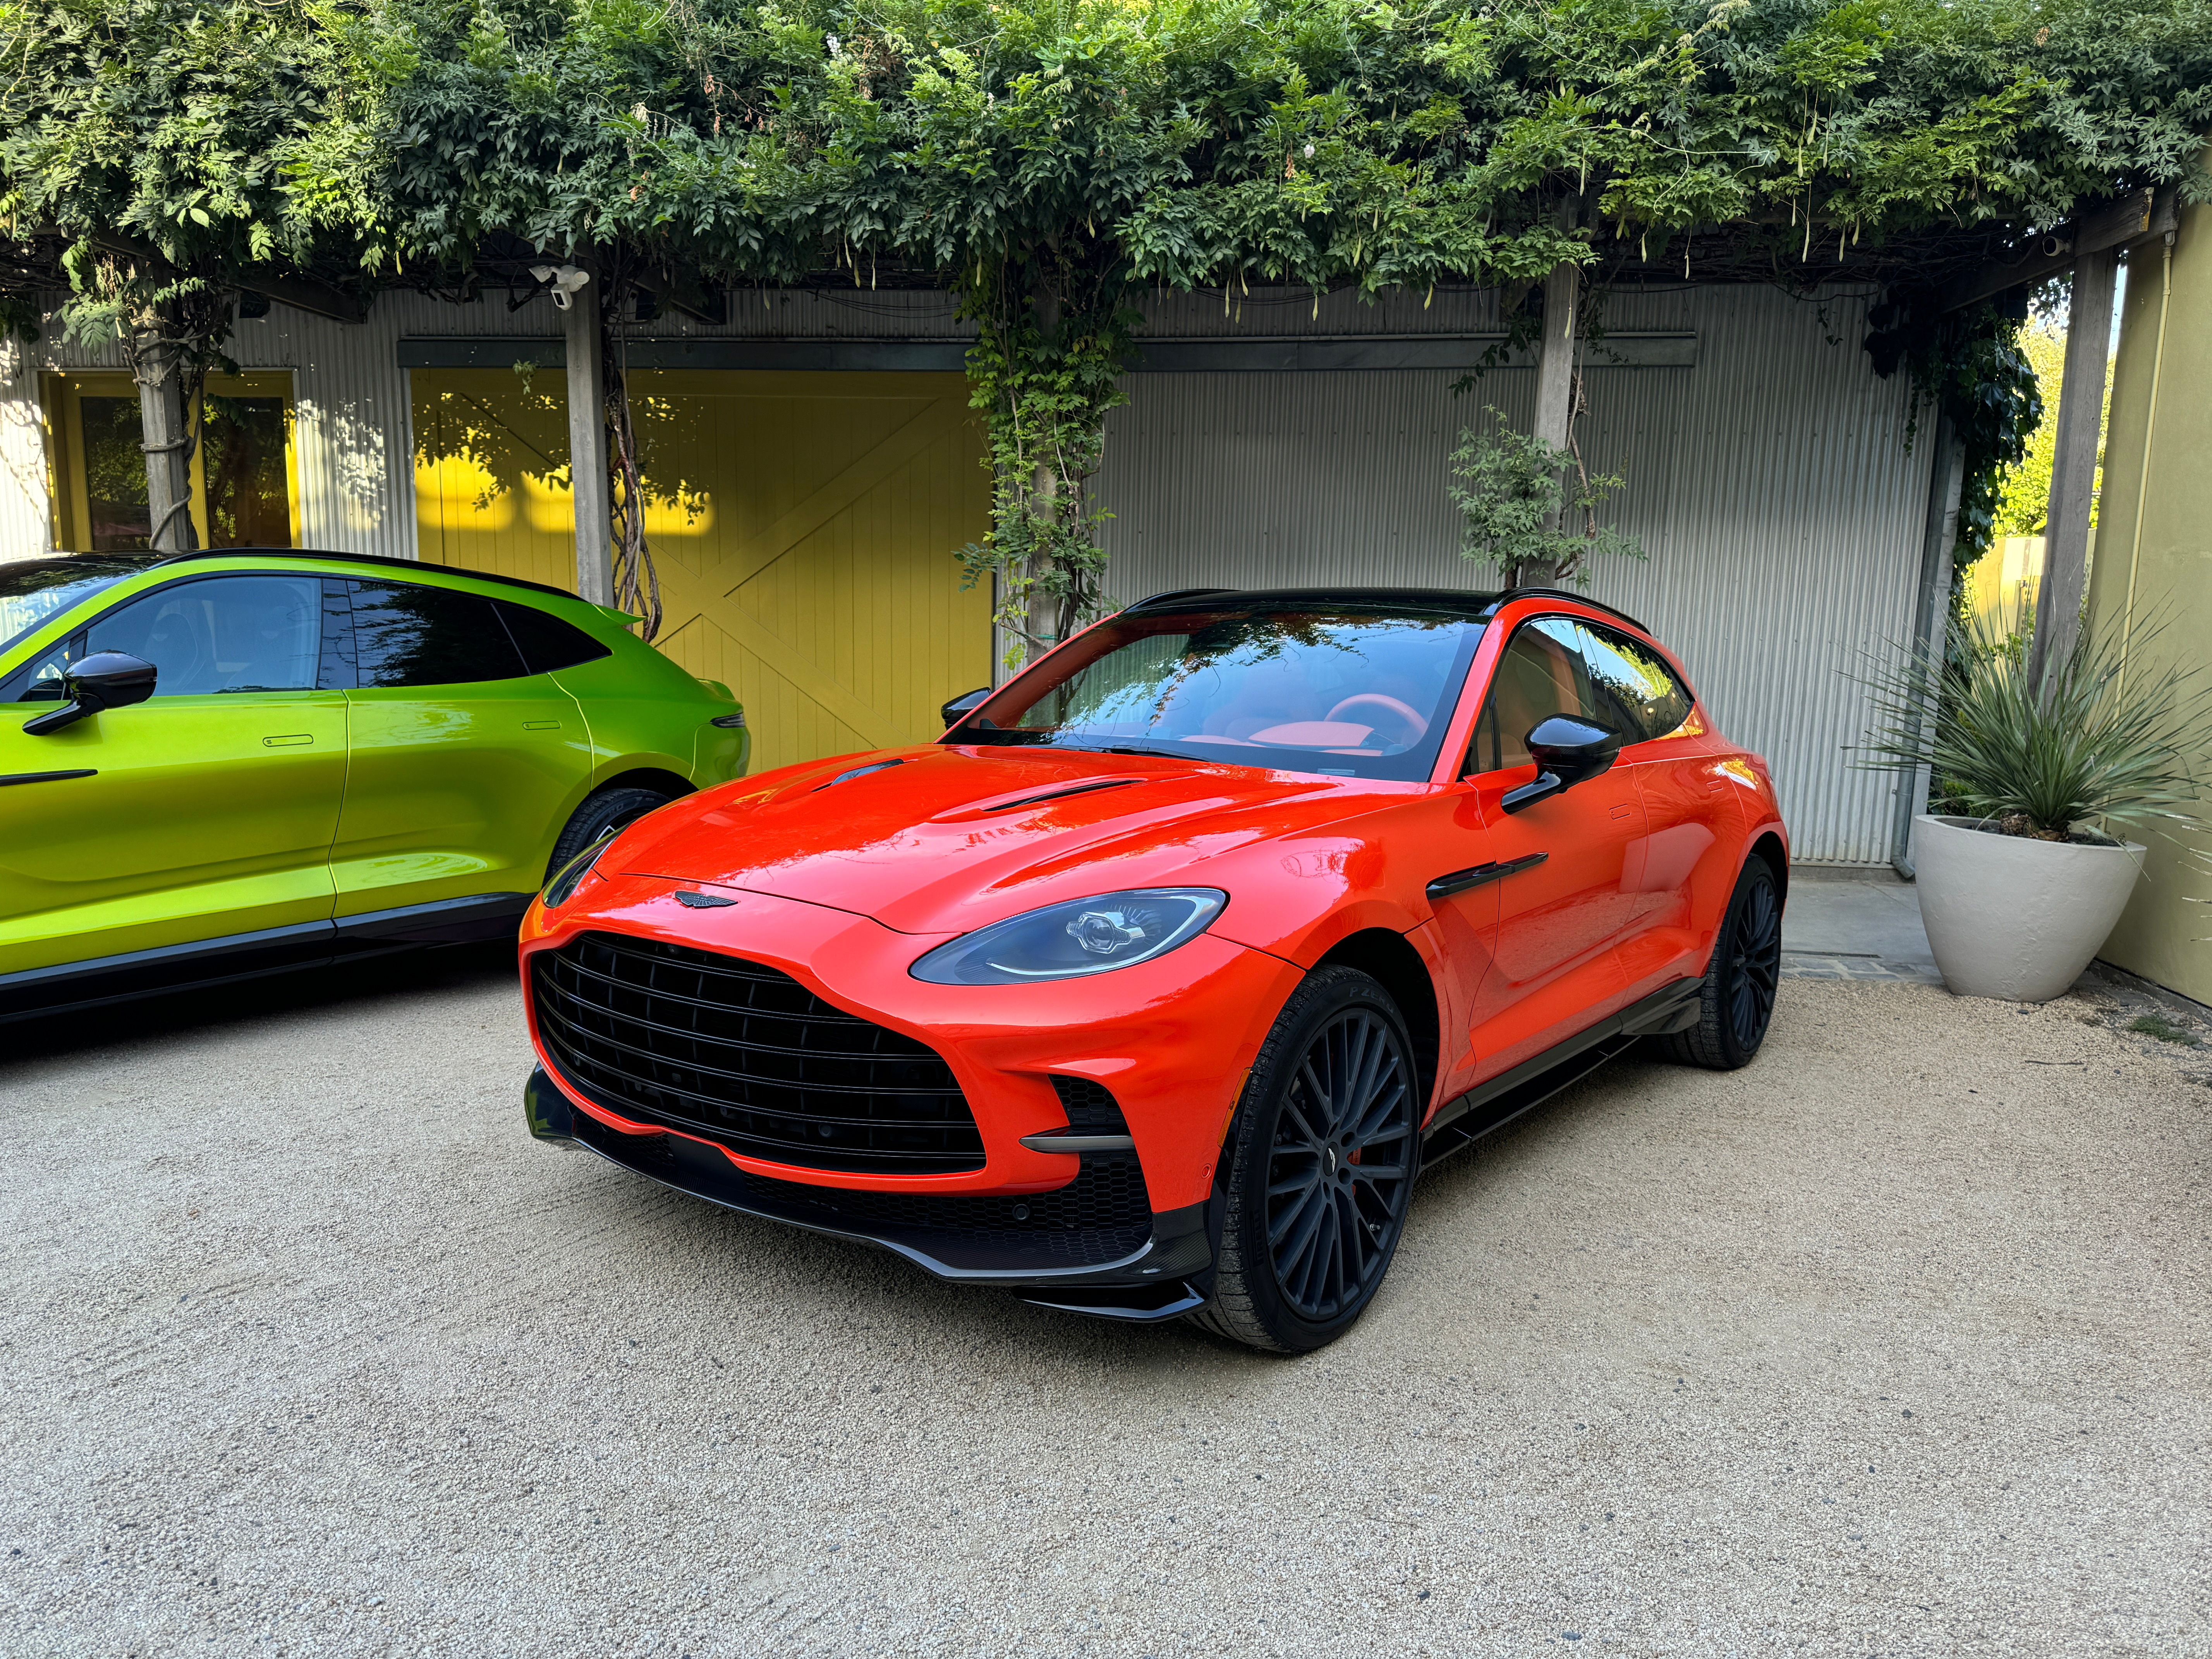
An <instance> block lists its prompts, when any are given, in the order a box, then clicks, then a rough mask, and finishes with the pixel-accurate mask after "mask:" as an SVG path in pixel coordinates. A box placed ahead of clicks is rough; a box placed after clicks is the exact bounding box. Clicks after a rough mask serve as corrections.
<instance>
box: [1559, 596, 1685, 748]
mask: <svg viewBox="0 0 2212 1659" xmlns="http://www.w3.org/2000/svg"><path fill="white" fill-rule="evenodd" d="M1579 631H1580V632H1581V634H1582V640H1583V660H1584V661H1585V662H1586V663H1587V664H1588V665H1589V683H1590V689H1591V690H1592V692H1593V693H1594V694H1595V696H1596V697H1597V700H1598V702H1599V704H1600V706H1601V708H1602V709H1603V710H1604V711H1605V712H1603V713H1601V714H1599V716H1598V718H1599V719H1600V720H1602V721H1603V722H1604V723H1605V724H1606V725H1607V726H1612V727H1613V729H1614V730H1616V731H1618V732H1621V733H1622V734H1623V735H1624V736H1626V738H1627V739H1628V741H1629V742H1631V743H1636V742H1638V741H1641V740H1643V739H1644V738H1663V737H1665V736H1666V735H1667V734H1668V732H1672V731H1674V729H1675V727H1677V726H1680V725H1681V723H1682V722H1683V721H1684V720H1687V719H1689V717H1690V694H1689V692H1688V691H1686V690H1684V689H1683V686H1682V682H1681V681H1680V680H1678V679H1676V678H1674V670H1673V669H1671V668H1669V667H1668V666H1667V665H1666V663H1665V662H1664V661H1662V659H1661V658H1660V656H1659V653H1657V652H1656V651H1653V650H1652V649H1651V648H1650V647H1648V646H1644V645H1640V644H1638V642H1637V641H1634V640H1632V639H1630V638H1628V637H1627V635H1623V634H1616V633H1614V632H1613V629H1609V628H1599V627H1595V626H1592V625H1590V624H1589V623H1584V624H1583V625H1582V627H1581V629H1580V630H1579Z"/></svg>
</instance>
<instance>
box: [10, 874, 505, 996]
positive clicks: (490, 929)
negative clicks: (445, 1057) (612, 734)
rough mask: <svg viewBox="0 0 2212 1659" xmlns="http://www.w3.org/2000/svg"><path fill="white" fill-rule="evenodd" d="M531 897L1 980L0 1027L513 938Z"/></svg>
mask: <svg viewBox="0 0 2212 1659" xmlns="http://www.w3.org/2000/svg"><path fill="white" fill-rule="evenodd" d="M534 896H535V895H534V894H530V893H485V894H480V895H478V896H474V897H471V898H459V899H441V900H438V901H437V902H435V903H431V904H409V905H403V906H402V907H400V908H398V909H396V910H376V911H372V912H370V913H369V914H368V915H359V916H342V917H340V918H338V919H337V921H303V922H298V923H295V925H293V926H291V927H265V928H262V929H260V930H259V931H258V932H255V933H227V934H225V935H223V936H222V938H220V939H195V940H192V941H191V942H189V943H187V944H184V945H161V946H159V947H157V948H155V949H154V950H151V951H128V952H125V954H123V955H121V956H112V957H91V958H89V959H88V960H87V961H83V962H64V963H56V964H55V965H54V966H52V967H51V968H32V969H26V970H24V971H23V972H21V973H15V974H0V1024H6V1023H7V1022H8V1021H10V1020H18V1019H30V1018H34V1017H36V1016H38V1015H40V1014H58V1013H65V1012H70V1011H72V1010H75V1009H80V1008H98V1007H102V1006H106V1005H107V1004H109V1003H115V1002H127V1001H129V1000H131V999H133V998H135V997H143V996H154V995H158V994H161V993H162V992H165V991H190V990H197V989H199V988H201V987H204V986H210V985H228V984H233V983H235V982H236V981H240V980H248V979H258V978H260V977H261V976H263V975H267V974H282V973H289V972H290V971H292V970H294V969H301V968H321V967H327V966H328V965H330V964H331V963H337V962H352V961H356V960H358V959H360V958H362V957H373V956H381V955H383V954H384V953H385V952H386V951H404V950H408V949H410V948H412V947H414V946H417V945H457V944H461V943H464V942H466V941H471V940H482V939H498V938H500V937H501V936H502V935H506V936H508V937H512V936H513V933H514V932H515V930H516V928H517V927H518V926H519V925H520V922H521V920H522V914H523V912H524V911H526V910H527V909H528V908H530V901H531V900H532V898H533V897H534Z"/></svg>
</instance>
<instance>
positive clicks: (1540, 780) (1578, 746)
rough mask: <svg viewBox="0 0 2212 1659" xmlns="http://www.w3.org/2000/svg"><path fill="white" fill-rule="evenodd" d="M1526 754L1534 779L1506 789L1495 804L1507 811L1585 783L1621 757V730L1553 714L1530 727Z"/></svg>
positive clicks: (1573, 717)
mask: <svg viewBox="0 0 2212 1659" xmlns="http://www.w3.org/2000/svg"><path fill="white" fill-rule="evenodd" d="M1527 741H1528V753H1529V756H1530V757H1531V758H1533V759H1534V761H1535V763H1536V781H1534V783H1524V784H1522V786H1521V787H1519V788H1518V789H1509V790H1507V791H1506V793H1505V799H1504V800H1502V801H1500V802H1499V803H1498V805H1501V806H1503V807H1504V809H1505V810H1506V811H1509V812H1520V811H1527V810H1528V808H1529V807H1531V806H1534V805H1535V804H1536V803H1537V802H1538V801H1540V800H1548V799H1551V798H1552V797H1553V795H1556V794H1559V793H1561V792H1562V791H1564V790H1567V789H1571V788H1573V787H1574V786H1575V785H1577V784H1578V783H1588V782H1589V781H1590V780H1591V779H1592V778H1594V777H1596V776H1597V775H1599V774H1600V773H1601V772H1603V771H1605V770H1606V769H1607V768H1608V767H1610V766H1611V765H1612V764H1613V762H1615V761H1617V760H1619V759H1620V732H1615V731H1613V729H1612V728H1610V727H1609V726H1600V725H1599V724H1598V723H1597V722H1596V721H1595V720H1583V719H1582V718H1581V717H1580V716H1578V715H1575V714H1553V715H1552V716H1551V717H1550V718H1549V719H1547V720H1538V721H1537V722H1536V724H1535V725H1534V726H1533V727H1531V728H1530V729H1529V732H1528V739H1527Z"/></svg>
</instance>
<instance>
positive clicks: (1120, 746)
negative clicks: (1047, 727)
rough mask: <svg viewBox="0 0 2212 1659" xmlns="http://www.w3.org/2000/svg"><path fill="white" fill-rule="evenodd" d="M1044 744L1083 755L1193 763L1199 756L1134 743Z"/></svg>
mask: <svg viewBox="0 0 2212 1659" xmlns="http://www.w3.org/2000/svg"><path fill="white" fill-rule="evenodd" d="M1044 746H1045V747H1046V748H1048V749H1073V750H1075V751H1076V752H1077V753H1078V754H1083V755H1157V756H1158V757H1160V758H1161V759H1163V760H1179V761H1191V762H1196V761H1198V760H1199V759H1200V758H1201V757H1199V756H1196V755H1186V754H1184V753H1183V752H1182V750H1177V749H1146V748H1143V747H1140V746H1139V745H1138V744H1127V743H1108V744H1097V743H1054V744H1045V745H1044Z"/></svg>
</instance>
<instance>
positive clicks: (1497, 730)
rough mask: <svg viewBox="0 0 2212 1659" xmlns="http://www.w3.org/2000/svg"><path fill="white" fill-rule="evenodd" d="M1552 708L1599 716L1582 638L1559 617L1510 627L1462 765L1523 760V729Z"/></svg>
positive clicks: (1493, 767) (1496, 765)
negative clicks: (1502, 652)
mask: <svg viewBox="0 0 2212 1659" xmlns="http://www.w3.org/2000/svg"><path fill="white" fill-rule="evenodd" d="M1553 714H1575V715H1579V716H1580V717H1581V718H1583V719H1584V720H1605V716H1604V715H1603V714H1601V713H1600V712H1599V710H1598V708H1597V706H1596V703H1595V698H1594V697H1593V696H1592V694H1591V690H1590V684H1589V671H1588V669H1587V668H1586V667H1585V666H1584V665H1583V649H1582V641H1580V640H1579V639H1577V637H1576V629H1575V624H1574V623H1572V622H1571V621H1569V620H1568V619H1567V618H1566V617H1545V618H1543V619H1542V620H1541V621H1540V622H1533V623H1522V625H1521V626H1520V627H1519V628H1518V629H1516V630H1514V635H1513V638H1512V640H1511V641H1510V642H1509V643H1508V644H1507V646H1506V647H1505V654H1504V656H1503V657H1501V658H1499V659H1498V671H1497V673H1496V674H1495V675H1494V676H1492V679H1491V682H1490V696H1489V698H1488V700H1487V701H1486V702H1485V703H1484V704H1483V709H1482V718H1481V719H1480V720H1479V721H1477V722H1476V724H1475V728H1474V744H1473V746H1472V747H1471V749H1470V750H1469V751H1468V759H1467V769H1468V771H1470V772H1495V771H1497V770H1498V769H1500V768H1503V767H1508V766H1526V765H1528V764H1529V754H1528V743H1527V741H1526V739H1527V738H1528V732H1529V729H1530V728H1531V727H1533V726H1535V725H1536V724H1537V722H1538V721H1540V720H1548V719H1549V718H1550V717H1551V716H1552V715H1553ZM1605 723H1606V724H1607V725H1611V724H1613V722H1612V721H1610V720H1606V722H1605Z"/></svg>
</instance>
